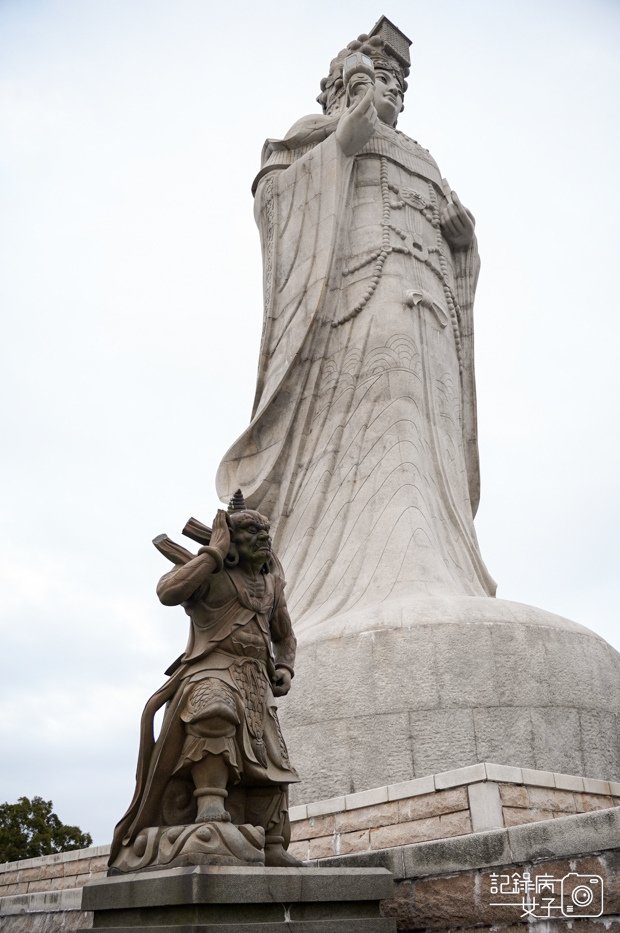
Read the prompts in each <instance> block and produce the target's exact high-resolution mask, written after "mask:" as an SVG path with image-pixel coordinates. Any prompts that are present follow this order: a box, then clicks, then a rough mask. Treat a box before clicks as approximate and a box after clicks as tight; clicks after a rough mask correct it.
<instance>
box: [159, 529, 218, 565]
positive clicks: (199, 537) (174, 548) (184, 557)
mask: <svg viewBox="0 0 620 933" xmlns="http://www.w3.org/2000/svg"><path fill="white" fill-rule="evenodd" d="M183 534H184V535H186V537H188V538H191V539H192V541H196V542H197V543H198V544H202V545H204V544H209V542H210V541H211V529H210V528H209V526H208V525H204V524H203V523H202V522H201V521H198V519H197V518H193V517H192V518H188V520H187V522H186V523H185V527H184V529H183ZM153 544H154V545H155V547H156V548H157V550H158V551H159V553H160V554H163V555H164V557H167V558H168V560H169V561H170V562H171V563H173V564H176V566H177V567H179V566H182V565H183V564H186V563H187V562H188V561H190V560H191V559H192V558H193V557H195V556H196V555H195V554H192V552H191V551H188V549H187V548H186V547H183V545H182V544H177V543H176V541H173V540H172V538H169V537H168V535H167V534H161V535H157V537H156V538H153Z"/></svg>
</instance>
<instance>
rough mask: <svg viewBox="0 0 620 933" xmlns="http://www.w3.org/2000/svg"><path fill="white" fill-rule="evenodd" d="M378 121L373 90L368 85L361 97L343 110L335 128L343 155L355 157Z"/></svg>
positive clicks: (372, 87) (371, 85)
mask: <svg viewBox="0 0 620 933" xmlns="http://www.w3.org/2000/svg"><path fill="white" fill-rule="evenodd" d="M378 119H379V117H378V116H377V111H376V108H375V88H374V85H373V84H370V85H369V86H368V88H367V90H366V92H365V94H364V95H363V97H360V99H359V100H357V101H356V102H355V103H354V104H353V105H352V106H351V107H349V109H348V110H345V112H344V113H343V115H342V116H341V117H340V121H339V123H338V126H337V128H336V139H337V140H338V145H339V146H340V148H341V149H342V151H343V152H344V154H345V155H347V156H353V155H357V153H358V152H359V151H360V150H361V149H363V148H364V146H365V145H366V143H367V142H368V140H369V139H370V137H371V136H372V134H373V133H374V131H375V127H376V126H377V121H378Z"/></svg>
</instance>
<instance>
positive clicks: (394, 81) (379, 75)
mask: <svg viewBox="0 0 620 933" xmlns="http://www.w3.org/2000/svg"><path fill="white" fill-rule="evenodd" d="M402 106H403V90H402V87H401V85H400V81H399V80H398V78H397V77H396V75H394V74H392V72H391V71H385V70H384V69H383V68H380V67H379V68H377V70H376V73H375V107H376V110H377V115H378V117H379V119H380V120H381V122H382V123H387V125H388V126H396V121H397V120H398V115H399V113H400V111H401V110H402Z"/></svg>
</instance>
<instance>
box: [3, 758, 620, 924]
mask: <svg viewBox="0 0 620 933" xmlns="http://www.w3.org/2000/svg"><path fill="white" fill-rule="evenodd" d="M618 805H620V783H614V782H607V781H598V780H594V779H592V778H583V777H579V776H575V775H567V774H559V773H554V772H548V771H534V770H531V769H525V768H523V769H521V768H513V767H508V766H504V765H497V764H493V763H489V762H487V763H486V764H476V765H471V766H468V767H466V768H459V769H456V770H454V771H446V772H443V773H442V774H435V775H429V776H427V777H423V778H418V779H416V780H413V781H404V782H402V783H400V784H391V785H388V786H385V787H377V788H374V789H372V790H368V791H363V792H361V793H358V794H347V795H344V796H342V797H335V798H331V799H329V800H319V801H315V802H314V803H309V804H304V805H302V806H298V807H292V808H291V824H292V839H293V841H292V843H291V851H292V852H293V853H294V854H295V855H296V856H297V857H298V858H300V859H302V860H303V861H309V862H310V863H311V864H315V865H325V866H329V865H331V864H339V863H340V862H341V860H342V859H343V858H344V859H345V861H346V858H353V859H354V862H352V863H351V864H368V865H380V866H384V867H387V868H390V870H392V871H394V873H395V875H396V877H397V879H398V880H399V888H398V890H397V895H396V899H395V901H394V905H393V907H391V908H389V909H390V910H392V909H393V910H394V911H396V912H397V913H395V914H394V916H396V915H397V914H398V912H400V913H401V914H402V915H403V917H407V918H408V919H406V923H414V924H418V923H424V924H427V926H423V927H420V926H415V925H414V926H402V927H401V929H402V930H403V931H404V930H409V929H416V930H418V929H426V928H428V929H447V927H446V926H445V924H446V923H448V921H449V920H450V923H452V920H451V919H450V917H449V916H448V912H447V911H448V908H446V910H445V911H444V914H443V915H442V917H439V916H435V915H434V914H433V910H434V909H435V908H433V907H432V903H434V902H436V903H439V902H440V901H441V900H442V898H443V899H444V900H445V902H446V904H450V903H453V902H454V905H455V906H454V908H453V909H454V911H455V912H457V913H458V910H459V909H461V908H459V907H458V906H457V902H458V899H459V898H458V897H457V893H458V892H459V891H461V889H462V890H463V891H465V889H467V891H469V894H467V897H466V898H465V900H464V901H463V903H464V904H465V903H466V904H467V905H468V906H467V911H469V913H468V914H467V916H468V917H469V919H468V920H467V923H468V924H469V925H472V926H473V925H474V924H480V923H484V922H486V920H485V919H484V918H489V917H490V916H491V914H490V913H489V910H488V909H487V907H485V909H484V911H483V910H482V908H483V906H484V905H483V904H482V902H481V900H480V898H481V897H483V894H482V893H481V892H482V891H483V890H484V884H486V880H487V875H485V874H484V870H486V868H489V866H492V865H508V864H513V865H517V866H521V868H523V867H524V866H525V865H526V858H529V859H532V858H533V857H534V856H533V855H532V852H536V851H538V850H536V848H535V845H534V843H535V841H536V839H538V838H539V836H540V833H543V835H544V833H546V834H547V836H548V840H549V841H548V847H547V850H546V856H547V857H550V856H551V855H553V856H554V857H558V858H559V857H562V856H564V855H567V854H570V855H574V854H576V855H578V856H579V857H580V858H582V859H584V860H585V861H582V862H581V863H580V865H581V867H582V868H583V870H584V871H586V870H587V871H595V873H598V874H601V872H603V871H605V872H607V873H609V872H610V871H611V870H612V867H613V864H615V863H613V862H612V861H610V859H611V855H609V853H608V854H607V855H605V857H604V859H603V862H604V864H603V862H599V861H596V860H595V861H594V862H588V861H587V859H588V858H590V856H591V854H592V853H595V852H597V851H598V850H599V848H600V839H599V838H598V837H596V836H587V835H586V836H584V835H583V833H582V834H581V836H580V837H579V838H577V840H576V841H573V842H571V843H570V845H569V847H568V848H569V849H570V852H567V851H566V845H564V844H562V845H564V848H562V845H561V844H560V842H561V837H560V836H558V835H557V832H558V831H559V830H556V832H555V835H554V834H553V831H554V827H556V826H557V827H561V825H564V824H565V823H566V821H568V822H569V824H570V821H571V820H572V821H573V822H574V821H577V823H579V821H580V820H581V824H583V826H590V823H588V819H589V818H601V815H602V813H610V812H611V813H612V814H616V815H617V821H618V829H617V838H616V845H617V844H618V843H620V808H619V806H618ZM614 807H615V808H616V809H609V808H614ZM597 811H601V813H598V812H597ZM549 827H551V830H550V829H549ZM530 831H532V832H538V833H539V836H535V837H531V839H530V837H528V836H527V833H528V832H530ZM563 832H566V830H565V829H564V830H563ZM549 833H551V835H549ZM510 834H512V835H510ZM515 834H516V835H515ZM519 834H521V835H519ZM524 834H525V835H524ZM509 837H510V839H511V840H512V842H511V844H510V846H509V845H508V843H507V842H506V840H507V839H508V838H509ZM540 838H542V837H540ZM502 839H503V840H504V842H502V843H501V845H500V842H499V841H498V840H502ZM519 839H522V840H523V839H524V840H525V842H524V843H523V844H522V846H521V848H519V847H518V845H517V841H518V840H519ZM528 839H530V843H531V845H530V849H528V847H527V845H528V844H530V843H528V842H527V840H528ZM558 840H560V841H558ZM526 843H527V844H526ZM498 845H499V846H500V848H499V849H497V847H498ZM532 846H533V847H534V848H532ZM588 846H590V848H588ZM446 847H447V848H446ZM472 847H473V850H472ZM608 848H609V846H608ZM470 850H472V851H474V852H477V853H478V856H477V857H478V862H480V859H481V858H482V862H481V863H480V865H478V863H476V865H471V864H470V862H471V854H468V853H470ZM416 853H417V854H416ZM442 853H443V854H442ZM446 853H447V854H446ZM480 853H482V856H481V855H480ZM498 853H499V854H498ZM108 854H109V847H108V846H98V847H95V848H91V849H82V850H78V851H75V852H65V853H59V854H57V855H48V856H43V857H42V858H37V859H26V860H24V861H20V862H8V863H5V864H4V865H0V930H2V933H61V931H62V933H72V931H74V930H77V929H78V928H79V927H85V928H88V927H89V926H90V925H91V923H92V917H91V916H90V915H89V914H88V913H86V912H83V911H82V910H81V892H82V886H83V885H84V884H85V883H86V882H87V881H91V880H95V879H97V878H103V877H104V876H105V874H106V870H107V859H108ZM491 855H492V856H493V857H492V858H491ZM601 857H602V856H601ZM540 858H543V855H542V854H541V855H540ZM596 858H598V856H596ZM355 859H357V860H358V861H355ZM359 859H361V860H362V862H360V861H359ZM421 859H422V861H420V860H421ZM429 859H430V861H429ZM450 859H452V860H453V861H451V860H450ZM424 860H426V861H425V862H424ZM454 860H456V861H454ZM485 860H486V861H485ZM405 863H406V866H407V867H406V870H405ZM570 864H573V861H571V862H570ZM574 864H577V862H574ZM468 865H469V871H470V876H468V877H467V878H464V877H461V875H462V873H463V870H464V869H466V868H467V867H468ZM483 866H486V867H485V868H484V870H483ZM588 866H589V867H588ZM596 866H599V868H600V869H601V871H600V872H598V871H596ZM429 867H430V869H431V874H433V875H434V881H433V882H432V884H431V883H430V882H428V883H427V882H424V883H422V882H421V881H420V880H419V878H420V877H425V878H427V877H429V871H428V870H427V869H429ZM490 870H491V869H490V868H489V871H490ZM554 870H555V869H554ZM558 870H559V869H558ZM572 870H575V871H579V870H580V869H579V868H577V869H572ZM455 873H457V874H455ZM565 873H566V872H565ZM616 874H617V867H616ZM606 877H607V875H606ZM472 885H473V887H472ZM401 889H402V890H401ZM472 890H473V891H474V894H472V893H471V891H472ZM433 892H436V893H435V894H433ZM437 892H438V893H437ZM446 892H447V893H446ZM450 892H452V893H450ZM463 896H464V897H465V895H463ZM472 898H473V900H472ZM433 899H434V901H433ZM427 901H428V903H429V905H430V906H428V908H424V909H425V910H427V913H424V912H423V911H422V908H421V906H420V905H422V904H424V903H426V902H427ZM413 903H415V904H417V905H418V906H417V907H416V908H415V910H414V908H413V907H412V906H411V905H412V904H413ZM612 903H613V902H612ZM474 908H475V909H474ZM450 909H452V908H450ZM386 910H388V908H387V907H386ZM462 910H463V911H464V910H465V907H463V908H462ZM475 910H479V911H481V913H480V915H479V919H472V918H474V917H478V915H477V914H476V913H475ZM411 911H414V912H413V913H411ZM416 911H417V913H416ZM421 911H422V912H421ZM463 916H465V915H464V914H463ZM433 918H434V919H433ZM452 919H454V918H452ZM456 919H458V918H456ZM456 919H455V924H456ZM403 922H405V921H403ZM463 922H465V921H463ZM489 922H490V921H489ZM554 922H555V921H554ZM558 922H559V921H558ZM579 923H581V924H583V923H585V920H582V921H579ZM441 924H444V926H442V925H441ZM597 929H598V928H597ZM606 929H609V928H606ZM482 933H484V928H482ZM507 933H515V931H514V930H510V931H507ZM547 933H549V931H547ZM575 933H577V931H575ZM582 933H597V930H595V929H594V928H592V929H590V928H588V929H587V930H586V929H585V928H584V929H583V931H582Z"/></svg>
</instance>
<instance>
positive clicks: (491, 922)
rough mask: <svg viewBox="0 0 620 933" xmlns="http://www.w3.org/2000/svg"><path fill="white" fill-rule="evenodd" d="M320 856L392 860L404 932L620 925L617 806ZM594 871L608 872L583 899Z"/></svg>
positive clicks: (522, 932)
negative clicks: (580, 896)
mask: <svg viewBox="0 0 620 933" xmlns="http://www.w3.org/2000/svg"><path fill="white" fill-rule="evenodd" d="M316 864H320V865H323V866H326V867H327V866H331V867H335V866H338V865H343V866H349V867H354V866H370V865H381V866H383V867H385V868H388V869H389V870H390V871H391V872H392V873H393V875H394V878H395V880H396V890H395V893H394V895H393V897H391V898H389V899H387V900H385V901H383V903H382V910H383V914H384V916H386V917H391V918H394V919H396V921H397V928H398V931H399V933H421V931H429V933H435V931H437V933H439V931H442V933H454V931H457V930H458V931H459V933H474V928H475V933H619V931H620V808H618V807H615V808H613V809H607V810H600V811H591V812H584V813H575V814H572V815H569V816H562V815H558V816H556V817H555V818H554V819H551V820H545V821H536V822H534V823H529V824H526V823H523V824H521V825H518V826H513V827H509V828H504V829H498V830H491V831H488V832H480V833H472V834H470V835H468V836H460V837H453V838H451V839H439V840H434V841H432V842H424V843H417V844H413V845H407V846H399V847H395V848H392V849H384V850H383V851H381V852H365V853H358V854H356V855H348V856H340V857H338V858H331V859H324V860H322V861H321V862H317V863H316ZM567 876H569V877H568V878H567ZM594 876H598V878H599V879H600V881H597V893H596V894H595V896H593V898H592V901H591V903H589V904H587V903H583V902H582V901H579V900H577V902H576V903H575V901H574V900H573V899H572V893H573V892H574V891H575V889H576V886H577V885H580V886H582V887H583V886H585V887H586V888H587V887H588V885H589V884H590V882H591V881H592V879H593V878H594ZM562 880H564V885H563V886H562ZM524 881H527V884H528V885H529V887H530V888H533V891H534V893H531V892H530V893H529V895H528V898H529V903H528V904H525V903H524V902H523V901H524V894H523V890H520V891H519V893H517V894H514V893H513V892H512V887H513V885H515V884H516V883H517V882H518V883H519V885H522V883H523V882H524ZM551 882H552V887H551V888H549V884H550V883H551ZM537 883H538V888H539V890H538V892H536V887H537ZM500 885H504V886H505V887H507V888H508V893H505V892H504V893H502V890H501V888H500ZM545 885H546V887H545ZM552 895H553V896H552ZM532 898H534V899H535V903H534V904H532V902H531V899H532ZM551 902H552V904H553V906H552V904H551ZM545 914H548V916H545Z"/></svg>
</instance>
